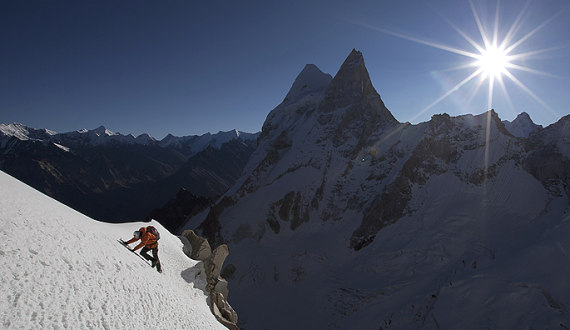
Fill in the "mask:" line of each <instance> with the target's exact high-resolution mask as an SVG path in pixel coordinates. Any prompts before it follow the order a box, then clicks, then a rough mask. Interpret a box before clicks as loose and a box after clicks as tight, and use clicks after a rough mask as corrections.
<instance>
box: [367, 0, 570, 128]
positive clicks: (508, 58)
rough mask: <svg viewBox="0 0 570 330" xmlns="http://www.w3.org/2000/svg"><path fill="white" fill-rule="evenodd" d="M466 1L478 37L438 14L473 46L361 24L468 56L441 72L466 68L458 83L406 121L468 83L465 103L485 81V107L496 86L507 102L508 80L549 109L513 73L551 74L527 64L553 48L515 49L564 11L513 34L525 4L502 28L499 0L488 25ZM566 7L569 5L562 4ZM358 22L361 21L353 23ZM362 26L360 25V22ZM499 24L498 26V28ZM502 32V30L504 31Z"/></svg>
mask: <svg viewBox="0 0 570 330" xmlns="http://www.w3.org/2000/svg"><path fill="white" fill-rule="evenodd" d="M469 4H470V6H471V12H472V13H473V18H474V20H475V23H476V25H477V29H478V36H477V35H476V36H475V37H472V36H470V35H469V34H468V33H466V32H465V31H463V30H462V29H460V28H459V27H458V26H457V25H455V24H454V23H453V22H451V20H449V19H448V18H446V17H444V16H442V18H443V19H444V20H445V21H447V23H448V24H449V25H450V26H451V27H452V28H453V29H454V30H455V31H456V32H457V33H459V34H460V35H461V37H463V39H464V40H465V41H467V42H468V43H469V44H470V45H471V46H472V47H473V49H472V50H470V49H462V48H458V47H455V46H451V45H445V44H442V43H438V42H433V41H428V40H424V39H421V38H418V37H413V36H410V35H406V34H402V33H398V32H394V31H391V30H387V29H383V28H379V27H376V26H371V25H364V26H365V27H367V28H371V29H374V30H377V31H380V32H382V33H386V34H390V35H393V36H396V37H399V38H403V39H407V40H410V41H413V42H416V43H420V44H424V45H427V46H430V47H433V48H438V49H441V50H444V51H447V52H450V53H454V54H457V55H461V56H464V57H467V58H468V61H466V62H465V64H463V65H459V66H457V67H454V68H450V69H448V70H445V71H454V70H464V69H469V70H472V71H470V72H469V73H467V75H466V77H465V78H464V79H463V80H461V81H460V82H458V83H457V84H456V85H455V86H453V87H451V88H449V90H448V91H446V92H445V93H443V94H442V95H441V96H439V97H438V98H437V99H436V100H434V101H433V102H432V103H430V104H429V105H427V106H426V107H425V108H423V109H421V110H420V111H418V112H417V113H416V115H415V116H414V117H413V118H411V119H410V120H412V121H413V120H415V119H416V118H418V117H419V116H421V115H423V114H424V113H425V112H427V111H428V110H429V109H431V108H433V107H435V106H436V105H437V104H439V103H440V102H442V101H443V100H444V99H445V98H447V97H449V96H450V95H451V94H453V93H455V92H456V91H458V90H459V89H460V88H462V87H466V86H469V85H470V86H471V92H470V93H468V94H469V95H470V96H469V98H468V100H467V102H469V101H470V100H471V99H472V98H473V97H474V95H475V94H477V92H478V91H479V90H480V89H481V87H482V86H483V85H484V84H486V85H487V86H488V88H487V93H488V97H487V108H488V109H491V108H493V102H494V95H495V94H496V93H495V89H496V88H498V87H499V88H500V90H501V91H502V92H503V95H504V97H505V98H506V99H507V102H508V103H509V104H511V107H512V103H511V101H510V96H509V93H508V92H507V88H506V82H507V81H509V82H510V83H512V84H514V85H515V86H517V87H518V88H520V89H521V90H523V91H524V92H525V93H526V94H527V95H529V96H530V97H531V98H533V99H534V100H535V101H536V102H537V103H539V104H540V105H542V107H543V108H544V109H547V110H550V111H553V110H552V109H551V108H550V106H549V105H548V104H546V102H544V101H543V100H542V99H541V98H540V97H538V96H537V95H536V94H535V93H534V92H533V91H532V90H531V89H530V88H529V87H527V86H526V85H525V84H524V83H523V82H522V81H520V80H519V79H518V78H517V77H516V76H515V74H516V71H524V72H526V73H532V74H539V75H545V76H551V74H548V73H546V72H542V71H539V70H536V69H532V68H530V67H528V66H527V64H526V63H528V61H527V60H528V59H530V58H533V57H535V56H537V55H539V54H542V53H545V52H549V51H552V50H553V49H555V47H553V48H546V49H536V50H531V51H526V52H521V51H518V52H517V49H519V48H521V47H519V46H520V45H522V44H523V43H525V42H526V41H528V40H529V39H530V38H531V37H533V36H534V35H535V34H536V33H537V32H538V31H539V30H541V29H542V28H544V27H545V26H546V25H548V24H549V23H550V22H552V21H553V20H554V19H555V18H556V17H557V16H558V15H560V13H562V12H563V11H564V10H565V9H564V10H561V11H558V12H557V13H556V14H555V15H553V16H552V17H550V18H549V19H547V20H545V21H544V22H542V23H541V24H539V25H538V26H536V27H535V28H533V29H530V32H528V33H526V34H524V35H522V36H520V35H519V36H517V34H518V33H517V32H519V31H521V27H522V25H523V17H524V16H525V13H526V12H527V11H528V3H527V5H526V6H524V7H523V8H522V10H521V12H520V13H519V14H518V16H517V18H516V19H515V20H514V22H513V23H512V24H511V25H510V27H506V26H504V25H502V26H501V24H499V1H498V0H497V7H496V11H495V17H494V20H493V19H489V20H487V21H492V22H493V23H494V24H492V26H484V24H483V20H482V19H481V17H480V16H479V13H478V12H477V10H476V9H475V4H474V2H473V0H469ZM566 8H570V6H568V7H566ZM357 24H361V23H357ZM361 25H362V24H361ZM501 27H502V28H501ZM505 31H506V33H505ZM476 78H479V79H478V82H476V83H475V84H469V83H470V82H472V81H475V80H476Z"/></svg>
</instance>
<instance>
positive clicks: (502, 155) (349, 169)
mask: <svg viewBox="0 0 570 330" xmlns="http://www.w3.org/2000/svg"><path fill="white" fill-rule="evenodd" d="M258 142H259V145H258V147H257V149H256V150H255V152H254V153H253V154H252V156H251V158H250V159H249V162H248V164H247V165H246V167H245V170H244V174H243V176H242V177H241V178H240V179H238V180H237V181H236V183H235V184H234V186H233V187H231V188H230V189H229V190H228V191H227V192H226V193H225V194H224V197H223V198H221V199H219V200H218V202H217V203H216V205H214V206H213V207H211V208H210V210H209V212H204V213H201V214H199V215H196V216H194V217H193V218H191V219H190V220H189V221H188V223H187V224H186V227H187V228H191V229H194V228H198V231H199V232H200V233H201V234H202V235H203V236H206V237H208V238H209V240H210V242H211V243H212V244H213V245H214V246H216V245H218V244H221V243H225V244H228V246H229V249H230V251H231V253H230V255H229V257H228V259H227V260H226V262H227V263H228V264H227V266H226V268H225V270H224V277H225V278H229V280H230V283H231V291H232V306H233V307H234V308H235V309H236V311H237V312H238V313H239V315H240V323H239V325H241V326H242V327H244V328H248V329H249V328H251V329H263V328H271V329H293V328H294V329H473V328H501V329H523V328H525V329H526V328H558V327H562V328H568V327H570V320H569V318H568V315H570V307H569V306H570V286H568V284H567V283H568V279H567V277H568V272H570V262H569V258H570V254H569V253H570V198H569V196H570V115H568V116H565V117H563V118H561V119H560V120H559V121H558V122H557V123H555V124H552V125H550V126H548V127H545V128H542V127H541V126H539V125H536V124H534V123H533V122H532V120H531V119H530V117H529V116H528V115H527V114H525V113H522V114H521V115H519V116H518V117H517V118H516V119H515V120H514V121H513V122H506V121H505V122H503V121H501V120H500V119H499V116H498V115H497V113H496V112H495V111H493V110H489V111H486V112H483V113H482V114H479V115H463V116H458V117H452V116H449V115H447V114H439V115H434V116H433V117H432V118H431V120H430V121H429V122H424V123H420V124H417V125H411V124H409V123H400V122H398V121H397V120H396V119H395V118H394V116H393V115H392V114H391V112H390V111H389V110H388V109H387V108H386V106H385V105H384V103H383V102H382V99H381V98H380V95H379V94H378V93H377V92H376V90H375V89H374V87H373V86H372V83H371V81H370V77H369V74H368V71H367V69H366V67H365V64H364V58H363V56H362V54H361V53H360V52H358V51H356V50H353V51H352V52H351V53H350V54H349V56H348V57H347V58H346V60H345V61H344V63H343V64H342V66H341V67H340V69H339V71H338V73H337V74H336V75H335V76H334V78H333V77H331V76H330V75H328V74H325V73H323V72H321V71H320V70H319V69H318V68H317V67H316V66H314V65H307V66H306V67H305V68H304V69H303V71H302V72H301V73H300V74H299V76H298V77H297V79H296V80H295V82H294V83H293V86H292V88H291V91H290V92H289V93H288V94H287V97H286V98H285V100H284V101H283V102H282V103H281V104H280V105H278V106H277V107H276V108H275V109H273V110H272V111H271V112H270V113H269V115H268V116H267V119H266V121H265V123H264V125H263V129H262V132H261V135H260V137H259V141H258ZM267 297H271V300H270V303H268V302H269V301H268V299H267Z"/></svg>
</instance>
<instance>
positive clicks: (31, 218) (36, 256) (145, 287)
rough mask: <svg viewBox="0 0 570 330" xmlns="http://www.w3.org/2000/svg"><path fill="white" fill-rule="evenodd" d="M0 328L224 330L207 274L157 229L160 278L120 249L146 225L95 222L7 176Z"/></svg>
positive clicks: (0, 177)
mask: <svg viewBox="0 0 570 330" xmlns="http://www.w3.org/2000/svg"><path fill="white" fill-rule="evenodd" d="M0 186H1V187H2V189H0V237H1V240H2V245H1V246H0V262H1V263H2V265H3V266H2V270H1V272H0V283H1V284H0V288H1V290H2V291H3V292H4V298H3V299H1V300H0V328H2V329H12V328H26V329H32V328H105V329H125V328H132V327H137V326H138V327H140V326H141V325H144V326H145V328H147V329H159V328H162V329H225V327H224V326H222V325H221V324H220V323H218V321H217V320H216V319H215V318H214V316H213V315H212V314H211V312H210V309H209V307H208V304H207V301H206V300H207V295H206V293H205V291H204V288H205V285H206V280H205V276H204V272H203V266H202V264H201V263H198V262H197V261H194V260H191V259H189V258H188V257H187V256H186V255H185V254H184V253H183V252H182V247H183V244H182V242H181V241H180V240H179V238H177V237H176V236H174V235H172V234H170V233H169V232H168V231H167V230H166V229H164V228H163V227H162V226H161V225H160V224H159V223H158V222H154V221H153V222H152V225H154V226H156V227H157V229H158V230H159V231H160V233H161V239H160V251H159V256H160V259H161V262H162V264H163V265H164V271H163V273H162V274H159V273H158V272H156V270H154V269H153V268H151V267H150V266H149V265H148V264H146V263H145V262H144V261H143V260H142V259H140V258H138V257H137V256H135V255H134V254H133V253H131V252H129V251H128V250H127V249H125V248H124V247H122V246H121V245H120V244H119V243H118V242H117V239H118V238H123V239H128V238H130V237H131V236H132V232H133V231H134V230H136V229H138V228H139V227H140V226H142V225H143V223H129V224H108V223H102V222H98V221H95V220H93V219H91V218H88V217H86V216H84V215H82V214H80V213H78V212H76V211H74V210H72V209H70V208H68V207H66V206H65V205H63V204H60V203H59V202H57V201H55V200H53V199H51V198H49V197H47V196H45V195H43V194H41V193H40V192H38V191H36V190H34V189H32V188H30V187H28V186H26V185H24V184H23V183H21V182H19V181H17V180H16V179H14V178H12V177H10V176H8V175H7V174H5V173H4V172H0Z"/></svg>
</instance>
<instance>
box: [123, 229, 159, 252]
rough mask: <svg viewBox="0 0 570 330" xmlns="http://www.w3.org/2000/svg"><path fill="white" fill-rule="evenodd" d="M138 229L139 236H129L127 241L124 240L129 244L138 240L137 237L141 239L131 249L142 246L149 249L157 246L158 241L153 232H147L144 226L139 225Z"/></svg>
mask: <svg viewBox="0 0 570 330" xmlns="http://www.w3.org/2000/svg"><path fill="white" fill-rule="evenodd" d="M139 231H140V232H141V238H136V237H133V238H131V239H130V240H128V241H127V242H125V243H127V244H131V243H133V242H136V241H138V240H139V239H140V240H141V242H140V244H139V245H137V246H136V247H135V248H134V249H133V251H136V250H138V249H140V248H142V247H143V246H146V247H147V248H149V249H154V248H155V247H157V246H158V241H157V240H156V236H154V235H153V234H151V233H149V232H147V231H146V227H141V228H140V229H139Z"/></svg>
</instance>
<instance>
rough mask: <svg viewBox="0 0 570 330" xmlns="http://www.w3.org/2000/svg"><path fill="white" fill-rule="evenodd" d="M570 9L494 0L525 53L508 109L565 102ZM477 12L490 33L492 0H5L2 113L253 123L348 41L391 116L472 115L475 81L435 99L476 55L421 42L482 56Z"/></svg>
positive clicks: (326, 67)
mask: <svg viewBox="0 0 570 330" xmlns="http://www.w3.org/2000/svg"><path fill="white" fill-rule="evenodd" d="M568 5H570V2H569V1H567V0H535V1H530V2H526V1H522V0H521V1H519V0H517V1H514V0H513V1H501V2H499V6H498V12H499V16H498V18H499V19H498V23H499V24H498V30H497V31H498V33H497V35H498V37H499V39H502V38H504V37H505V35H507V32H508V30H509V28H510V27H511V26H512V25H513V23H515V22H517V21H518V24H517V25H516V27H517V28H516V29H514V30H513V34H512V35H513V38H512V42H511V44H512V43H515V42H516V41H517V40H520V39H521V38H524V39H523V40H522V42H521V43H520V45H517V47H516V48H515V49H514V50H513V52H512V54H515V53H525V52H530V51H533V53H532V54H529V56H524V57H522V58H520V59H518V60H517V61H516V64H517V65H519V66H522V67H525V68H526V70H517V69H509V72H511V73H512V75H513V76H514V77H515V78H516V79H517V81H518V82H520V83H522V84H523V85H524V87H521V85H520V84H517V83H515V82H513V81H512V79H510V78H508V77H506V76H505V77H504V78H503V79H504V81H505V90H506V91H507V93H508V95H509V98H506V97H505V96H504V94H505V93H504V89H503V88H502V87H501V86H500V84H498V83H497V82H495V89H494V93H493V102H492V104H491V106H492V107H493V108H495V110H496V111H497V112H498V113H499V115H500V117H501V118H502V119H507V120H512V119H514V118H515V116H516V114H518V113H520V112H522V111H526V112H528V113H529V114H530V115H531V117H532V119H533V120H534V121H535V122H537V123H539V124H542V125H548V124H551V123H553V122H555V121H556V120H558V119H559V118H560V117H561V116H563V115H566V114H568V113H569V112H570V93H569V91H570V33H569V32H568V31H570V10H568V8H567V6H568ZM525 6H526V9H524V8H525ZM523 9H524V10H523ZM474 10H475V12H476V14H477V16H476V17H478V18H479V21H480V23H481V26H483V27H484V28H485V29H486V33H487V34H488V35H489V36H490V37H492V34H493V33H492V32H493V26H494V22H495V13H496V12H497V2H496V1H494V0H493V1H491V0H489V1H486V0H484V1H479V0H473V1H472V5H471V4H470V2H469V1H463V0H437V1H419V0H418V1H411V0H399V1H395V0H386V1H379V0H375V1H335V0H333V1H325V0H322V1H311V0H306V1H278V2H277V1H271V0H269V1H215V0H214V1H156V0H153V1H145V0H137V1H87V0H85V1H48V0H44V1H26V0H18V1H2V2H1V3H0V45H1V46H0V47H1V49H0V122H3V123H11V122H20V123H23V124H26V125H28V126H32V127H36V128H49V129H52V130H55V131H57V132H66V131H72V130H76V129H81V128H88V129H92V128H95V127H98V126H100V125H104V126H106V127H107V128H108V129H110V130H112V131H118V132H121V133H123V134H128V133H133V134H135V135H138V134H141V133H149V134H150V135H152V136H154V137H156V138H162V137H164V136H165V135H166V134H168V133H172V134H174V135H179V136H181V135H190V134H203V133H205V132H217V131H220V130H224V131H227V130H230V129H234V128H236V129H238V130H242V131H247V132H255V131H259V130H261V126H262V124H263V121H264V120H265V117H266V116H267V114H268V113H269V111H271V109H273V108H274V107H275V106H277V105H278V104H279V103H280V102H281V101H282V100H283V98H284V97H285V95H286V93H287V91H288V89H289V88H290V86H291V84H292V83H293V81H294V79H295V77H296V76H297V74H298V73H299V72H300V71H301V70H302V69H303V67H304V65H305V64H307V63H312V64H315V65H317V66H318V67H319V68H320V69H321V70H322V71H324V72H327V73H330V74H331V75H334V74H335V73H336V72H337V70H338V69H339V67H340V65H341V64H342V62H343V60H344V59H345V57H346V56H347V55H348V54H349V53H350V51H351V50H352V48H356V49H357V50H360V51H362V52H363V55H364V59H365V62H366V65H367V68H368V71H369V73H370V76H371V78H372V83H373V85H374V87H375V88H376V90H377V91H378V92H379V93H380V95H381V97H382V99H383V100H384V102H385V104H386V106H387V107H388V108H389V109H390V111H392V113H393V114H394V116H395V117H396V118H397V119H398V120H400V121H402V122H403V121H411V122H412V123H418V122H421V121H426V120H429V118H430V117H431V116H432V115H433V114H435V113H443V112H447V113H449V114H450V115H460V114H465V113H473V114H479V113H482V112H484V111H486V110H487V107H488V87H487V84H486V83H484V84H483V85H482V86H481V87H480V88H479V89H478V90H477V91H476V92H475V87H476V85H477V82H478V80H479V78H474V79H472V80H470V81H469V82H467V83H465V84H464V85H462V86H461V88H459V89H458V90H457V91H456V92H455V93H452V94H450V95H449V96H448V97H445V98H443V99H442V101H441V102H438V103H435V101H437V100H438V99H439V98H440V97H442V95H445V94H446V93H447V92H448V91H449V90H450V89H451V88H453V87H454V86H456V85H457V84H458V83H460V82H461V81H462V80H464V79H465V78H467V77H468V76H469V75H470V74H471V73H472V72H473V71H475V69H476V68H467V69H461V70H449V69H451V68H453V67H457V66H459V65H462V64H465V63H467V62H470V61H473V59H470V58H468V57H466V56H462V55H459V54H456V53H453V52H450V51H447V50H443V49H441V48H438V47H432V46H429V45H427V44H426V43H437V44H438V45H446V46H452V47H455V48H459V49H463V50H466V51H469V52H477V51H476V49H475V48H474V46H472V45H471V44H470V43H469V41H468V40H467V39H466V38H465V37H464V36H462V35H461V34H460V33H459V32H458V31H457V30H456V29H455V28H454V27H453V26H455V27H456V28H457V29H459V30H461V31H462V32H464V34H465V35H466V36H468V37H469V38H471V39H472V40H473V41H475V42H476V43H478V44H483V41H482V38H481V34H480V33H479V30H478V27H477V21H476V19H475V15H474V13H473V11H474ZM521 13H522V14H521ZM519 16H520V17H519ZM517 17H519V19H518V20H517ZM525 36H526V38H525ZM418 41H419V42H418ZM422 42H423V43H422ZM537 51H538V52H537ZM513 62H515V61H513ZM509 99H510V102H509Z"/></svg>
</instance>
